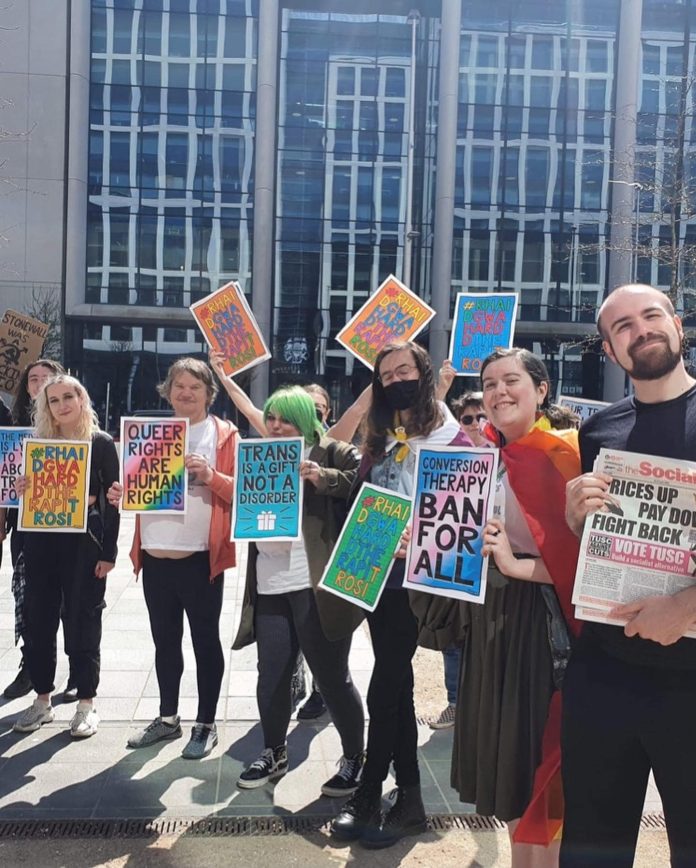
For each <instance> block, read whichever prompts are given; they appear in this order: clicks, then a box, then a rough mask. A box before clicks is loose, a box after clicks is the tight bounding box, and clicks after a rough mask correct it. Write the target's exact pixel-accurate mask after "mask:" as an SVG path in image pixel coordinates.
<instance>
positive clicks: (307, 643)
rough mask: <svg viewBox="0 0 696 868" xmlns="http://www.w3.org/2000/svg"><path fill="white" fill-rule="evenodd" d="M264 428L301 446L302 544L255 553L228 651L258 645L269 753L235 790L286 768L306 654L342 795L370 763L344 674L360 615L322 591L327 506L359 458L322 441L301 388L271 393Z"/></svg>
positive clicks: (331, 787) (342, 491)
mask: <svg viewBox="0 0 696 868" xmlns="http://www.w3.org/2000/svg"><path fill="white" fill-rule="evenodd" d="M263 422H264V426H265V429H266V431H267V433H268V436H269V437H302V438H303V439H304V442H305V449H304V456H303V461H302V463H301V465H300V475H301V478H302V479H303V480H304V484H305V495H304V507H303V516H302V538H301V539H300V540H298V541H296V542H277V541H268V542H257V543H252V544H250V546H249V558H248V566H247V581H246V592H245V595H244V607H243V611H242V620H241V624H240V628H239V632H238V634H237V638H236V639H235V641H234V645H233V646H232V647H233V648H243V647H244V646H245V645H248V644H249V643H250V642H253V641H254V640H256V643H257V646H258V671H259V677H258V682H257V688H256V696H257V701H258V705H259V713H260V717H261V727H262V729H263V737H264V750H263V751H262V753H261V755H260V756H259V757H258V759H256V760H255V761H254V762H252V763H251V764H250V765H249V766H248V768H246V769H245V770H244V771H243V772H242V774H241V776H240V778H239V780H238V781H237V784H238V786H240V787H242V788H244V789H250V788H254V787H260V786H263V785H264V784H265V783H267V782H268V781H271V780H277V779H278V778H280V777H282V776H283V775H284V774H285V773H286V772H287V770H288V754H287V746H286V737H287V730H288V725H289V723H290V715H291V713H292V701H291V689H290V683H291V678H292V673H293V669H294V666H295V660H296V658H297V652H298V650H301V651H302V653H303V654H304V656H305V659H306V660H307V663H308V664H309V668H310V669H311V670H312V674H313V675H314V678H315V679H316V681H317V684H318V686H319V690H320V691H321V694H322V696H323V697H324V701H325V702H326V705H327V706H328V708H329V712H330V713H331V717H332V718H333V722H334V724H335V725H336V729H337V730H338V733H339V735H340V737H341V744H342V747H343V756H342V758H341V761H340V765H339V771H338V772H337V774H335V775H334V776H333V777H332V778H331V779H330V780H328V781H327V782H326V783H325V784H324V785H323V786H322V788H321V791H322V793H323V794H324V795H326V796H342V795H345V794H349V793H352V792H354V791H355V790H356V789H357V786H358V783H359V778H360V773H361V771H362V766H363V763H364V758H365V754H364V727H365V718H364V713H363V707H362V702H361V700H360V696H359V694H358V691H357V690H356V688H355V685H354V684H353V681H352V679H351V675H350V671H349V669H348V653H349V651H350V642H351V636H352V634H353V630H354V629H355V627H356V626H357V624H358V623H359V621H360V619H361V613H360V610H359V609H358V608H357V607H356V606H353V605H351V604H350V603H348V602H346V601H344V600H341V599H339V598H338V597H335V596H333V595H332V594H329V593H327V592H326V591H323V590H319V589H318V587H317V586H318V584H319V580H320V579H321V576H322V573H323V571H324V567H325V566H326V563H327V561H328V559H329V557H330V555H331V552H332V550H333V547H334V543H335V542H336V539H337V537H338V534H339V531H340V528H339V527H338V524H337V521H336V518H335V511H334V509H333V505H332V502H331V501H332V499H333V498H339V499H346V498H347V497H348V495H349V492H350V489H351V486H352V484H353V481H354V480H355V477H356V475H357V470H358V462H359V459H358V455H357V453H356V451H355V450H354V449H353V447H352V446H350V445H349V444H347V443H341V442H339V441H337V440H332V439H331V438H330V437H326V436H325V435H324V432H323V426H322V424H321V422H320V421H319V419H318V418H317V413H316V409H315V406H314V401H313V400H312V398H311V396H310V395H309V394H307V392H306V391H305V390H304V389H303V388H301V387H300V386H290V387H286V388H283V389H278V390H277V391H276V392H274V393H273V394H272V395H271V397H270V398H269V399H268V400H267V401H266V404H265V406H264V408H263Z"/></svg>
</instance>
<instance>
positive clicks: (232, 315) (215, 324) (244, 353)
mask: <svg viewBox="0 0 696 868" xmlns="http://www.w3.org/2000/svg"><path fill="white" fill-rule="evenodd" d="M190 310H191V313H192V314H193V318H194V319H195V320H196V323H197V324H198V328H199V329H200V330H201V331H202V332H203V337H204V338H205V339H206V342H207V343H208V346H209V347H212V349H214V350H218V351H219V352H221V353H222V354H223V355H224V356H225V358H226V361H225V364H224V371H225V373H226V374H227V376H228V377H232V376H234V375H235V374H239V373H241V372H242V371H246V370H247V368H252V367H253V366H254V365H258V364H259V363H260V362H263V361H265V360H266V359H270V357H271V354H270V353H269V352H268V347H267V346H266V343H265V341H264V339H263V335H262V334H261V331H260V329H259V327H258V324H257V322H256V320H255V319H254V315H253V313H252V312H251V308H250V307H249V305H248V303H247V300H246V298H245V297H244V292H243V291H242V289H241V287H240V286H239V284H238V283H235V282H231V283H227V284H225V286H222V287H220V289H217V290H215V292H211V294H210V295H207V296H206V297H205V298H202V299H201V300H200V301H197V302H196V303H195V304H192V305H191V308H190Z"/></svg>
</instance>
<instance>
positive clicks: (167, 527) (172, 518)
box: [140, 416, 217, 552]
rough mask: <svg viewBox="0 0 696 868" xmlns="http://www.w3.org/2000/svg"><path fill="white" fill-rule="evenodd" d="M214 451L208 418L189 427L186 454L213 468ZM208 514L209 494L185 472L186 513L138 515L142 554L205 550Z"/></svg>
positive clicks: (212, 424) (210, 507)
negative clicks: (194, 456) (143, 551)
mask: <svg viewBox="0 0 696 868" xmlns="http://www.w3.org/2000/svg"><path fill="white" fill-rule="evenodd" d="M216 449H217V429H216V428H215V422H213V420H212V418H211V417H210V416H207V417H206V418H205V419H204V420H203V421H202V422H197V423H196V424H195V425H191V426H190V428H189V452H197V453H198V454H199V455H204V456H205V457H206V458H207V459H208V464H210V466H211V467H213V468H214V467H215V458H216ZM212 514H213V493H212V491H211V490H210V488H208V486H207V485H204V484H203V483H202V482H199V481H198V480H197V479H196V474H195V473H189V475H188V489H187V504H186V514H185V515H157V513H153V514H151V515H141V516H140V534H141V538H142V547H143V548H144V549H145V551H148V550H149V549H155V550H156V549H162V550H165V551H166V550H170V551H179V552H202V551H207V550H208V538H209V536H210V520H211V518H212Z"/></svg>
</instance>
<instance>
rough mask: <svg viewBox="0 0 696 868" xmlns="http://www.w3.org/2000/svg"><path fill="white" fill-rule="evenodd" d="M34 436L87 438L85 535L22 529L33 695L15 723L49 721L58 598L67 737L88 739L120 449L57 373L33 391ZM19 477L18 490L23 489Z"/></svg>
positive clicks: (115, 524) (30, 726) (115, 523)
mask: <svg viewBox="0 0 696 868" xmlns="http://www.w3.org/2000/svg"><path fill="white" fill-rule="evenodd" d="M34 427H35V435H36V437H38V438H42V439H50V440H91V441H92V458H91V466H90V478H89V493H88V522H87V530H86V531H84V532H83V533H58V532H55V531H54V532H37V533H29V534H26V536H25V539H24V559H25V562H26V573H27V576H26V580H27V585H26V592H25V599H24V607H25V618H26V624H27V632H28V634H29V643H28V645H27V648H26V652H27V664H28V667H29V674H30V676H31V681H32V683H33V685H34V688H35V690H36V693H37V696H36V699H35V700H34V702H33V703H32V705H30V706H29V708H27V709H25V711H24V712H23V713H22V714H21V715H20V716H19V718H18V719H17V720H16V721H15V724H14V727H13V729H14V730H15V731H16V732H34V731H35V730H37V729H39V727H41V726H42V725H43V724H44V723H50V722H51V721H52V720H53V717H54V712H53V707H52V705H51V693H52V692H53V690H54V687H55V685H54V679H55V674H56V634H57V632H58V623H59V620H60V609H61V601H63V605H64V610H65V621H64V629H65V643H66V650H67V652H68V654H69V656H70V660H71V663H72V666H73V670H74V676H75V680H76V685H77V698H78V703H77V710H76V712H75V715H74V717H73V719H72V721H71V723H70V735H71V736H72V737H73V738H88V737H89V736H91V735H94V733H95V732H96V731H97V727H98V725H99V718H98V716H97V713H96V711H95V709H94V697H95V696H96V693H97V687H98V685H99V664H100V650H99V649H100V644H101V633H102V626H101V621H102V609H103V608H104V590H105V584H106V583H105V579H106V576H107V574H108V573H109V572H110V571H111V570H112V569H113V568H114V563H115V562H116V542H117V539H118V529H119V514H118V510H117V509H114V507H112V506H110V505H109V504H108V503H107V501H106V492H107V491H108V489H109V486H110V485H111V484H112V483H113V482H115V481H117V480H118V469H119V468H118V454H117V452H116V447H115V446H114V442H113V440H112V439H111V437H110V436H109V435H108V434H106V433H105V432H104V431H101V430H100V429H99V420H98V419H97V415H96V413H95V412H94V409H93V408H92V402H91V400H90V397H89V395H88V394H87V391H86V389H85V387H84V386H83V385H82V384H81V383H80V382H79V380H76V379H75V378H74V377H70V376H68V375H67V374H59V375H58V376H56V377H53V378H52V379H51V380H49V382H48V383H47V384H46V387H45V388H44V389H43V390H42V391H41V392H40V393H39V394H38V396H37V398H36V402H35V408H34ZM29 484H30V483H29V479H28V477H22V478H21V479H20V480H19V481H18V483H17V490H18V491H19V492H20V493H23V492H25V491H27V490H28V487H29Z"/></svg>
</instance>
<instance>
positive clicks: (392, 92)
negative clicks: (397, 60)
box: [384, 66, 406, 97]
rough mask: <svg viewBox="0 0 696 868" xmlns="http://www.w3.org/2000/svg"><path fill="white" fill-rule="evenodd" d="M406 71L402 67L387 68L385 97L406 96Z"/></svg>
mask: <svg viewBox="0 0 696 868" xmlns="http://www.w3.org/2000/svg"><path fill="white" fill-rule="evenodd" d="M405 94H406V71H405V70H404V69H401V68H400V67H394V66H389V67H387V79H386V82H385V85H384V95H385V96H401V97H403V96H405Z"/></svg>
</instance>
